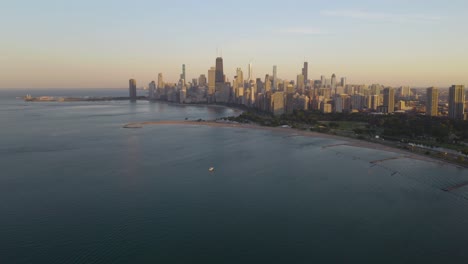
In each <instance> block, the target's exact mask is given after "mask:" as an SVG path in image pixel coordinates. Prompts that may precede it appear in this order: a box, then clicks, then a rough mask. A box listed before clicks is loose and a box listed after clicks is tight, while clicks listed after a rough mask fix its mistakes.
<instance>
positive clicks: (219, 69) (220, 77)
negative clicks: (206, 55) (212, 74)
mask: <svg viewBox="0 0 468 264" xmlns="http://www.w3.org/2000/svg"><path fill="white" fill-rule="evenodd" d="M215 80H216V81H215V82H216V83H224V70H223V58H221V57H218V58H216V78H215Z"/></svg>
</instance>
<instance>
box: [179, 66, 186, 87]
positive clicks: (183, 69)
mask: <svg viewBox="0 0 468 264" xmlns="http://www.w3.org/2000/svg"><path fill="white" fill-rule="evenodd" d="M180 78H181V79H183V80H184V84H185V83H186V82H187V76H186V75H185V64H182V74H181V75H180Z"/></svg>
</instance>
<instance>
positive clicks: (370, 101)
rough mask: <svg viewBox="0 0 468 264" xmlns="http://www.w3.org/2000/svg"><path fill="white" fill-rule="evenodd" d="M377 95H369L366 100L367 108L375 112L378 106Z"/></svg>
mask: <svg viewBox="0 0 468 264" xmlns="http://www.w3.org/2000/svg"><path fill="white" fill-rule="evenodd" d="M379 102H380V100H379V95H376V94H374V95H369V96H368V98H367V108H369V109H372V110H377V107H378V106H379Z"/></svg>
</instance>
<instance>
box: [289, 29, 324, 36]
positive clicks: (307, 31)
mask: <svg viewBox="0 0 468 264" xmlns="http://www.w3.org/2000/svg"><path fill="white" fill-rule="evenodd" d="M281 32H283V33H290V34H298V35H322V34H326V32H325V31H323V30H321V29H318V28H285V29H282V30H281Z"/></svg>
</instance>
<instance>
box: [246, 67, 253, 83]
mask: <svg viewBox="0 0 468 264" xmlns="http://www.w3.org/2000/svg"><path fill="white" fill-rule="evenodd" d="M248 68H249V79H248V80H247V81H249V82H250V81H252V80H253V79H254V77H253V72H252V63H249V67H248Z"/></svg>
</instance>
